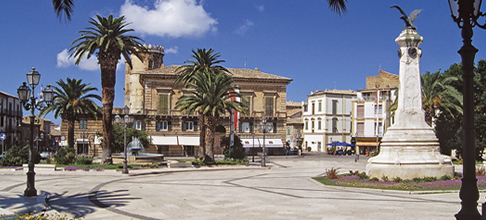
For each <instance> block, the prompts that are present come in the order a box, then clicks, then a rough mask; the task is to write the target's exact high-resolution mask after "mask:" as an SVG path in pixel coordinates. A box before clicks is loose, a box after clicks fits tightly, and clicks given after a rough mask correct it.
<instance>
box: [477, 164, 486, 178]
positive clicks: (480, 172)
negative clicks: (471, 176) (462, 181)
mask: <svg viewBox="0 0 486 220" xmlns="http://www.w3.org/2000/svg"><path fill="white" fill-rule="evenodd" d="M476 176H486V168H484V167H483V166H481V167H478V169H477V170H476Z"/></svg>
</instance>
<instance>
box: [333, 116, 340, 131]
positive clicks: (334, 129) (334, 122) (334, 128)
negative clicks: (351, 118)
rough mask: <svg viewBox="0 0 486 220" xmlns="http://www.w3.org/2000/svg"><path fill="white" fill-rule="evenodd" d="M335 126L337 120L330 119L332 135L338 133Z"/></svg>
mask: <svg viewBox="0 0 486 220" xmlns="http://www.w3.org/2000/svg"><path fill="white" fill-rule="evenodd" d="M337 124H338V119H337V118H333V119H332V133H338V132H339V131H338V127H337Z"/></svg>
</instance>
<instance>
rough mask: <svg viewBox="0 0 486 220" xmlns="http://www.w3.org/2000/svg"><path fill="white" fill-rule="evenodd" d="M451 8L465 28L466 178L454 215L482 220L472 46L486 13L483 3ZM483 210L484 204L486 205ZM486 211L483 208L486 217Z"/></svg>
mask: <svg viewBox="0 0 486 220" xmlns="http://www.w3.org/2000/svg"><path fill="white" fill-rule="evenodd" d="M449 6H450V9H451V13H452V18H453V19H454V22H456V23H457V25H458V26H459V28H461V29H462V31H461V35H462V39H463V41H462V42H463V46H462V47H461V49H460V50H459V51H458V53H459V54H460V55H461V58H462V78H463V81H464V85H463V114H464V120H463V142H462V143H463V145H462V146H463V151H462V158H463V161H464V162H463V178H462V180H461V181H462V185H461V190H460V191H459V197H460V198H461V201H462V202H461V210H460V211H459V212H458V213H457V214H456V215H455V217H456V219H481V214H479V211H478V209H477V205H478V203H477V201H478V199H479V191H478V186H477V179H476V165H475V164H476V163H475V162H476V161H475V156H474V154H475V148H476V145H475V132H474V85H473V82H474V81H473V77H474V73H473V69H474V57H475V55H476V53H477V52H478V49H476V48H475V47H474V46H473V45H472V43H471V42H472V36H473V30H472V28H473V27H474V26H478V27H480V28H482V29H486V25H484V24H483V25H481V24H479V23H478V22H477V19H478V18H479V17H481V16H485V14H483V13H481V12H480V8H481V0H449ZM483 207H485V205H484V204H483ZM485 211H486V210H485V209H484V208H483V215H484V214H485V213H484V212H485Z"/></svg>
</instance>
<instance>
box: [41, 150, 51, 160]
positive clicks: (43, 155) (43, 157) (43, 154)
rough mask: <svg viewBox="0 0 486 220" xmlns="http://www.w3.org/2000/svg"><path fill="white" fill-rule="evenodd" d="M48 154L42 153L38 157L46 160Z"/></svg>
mask: <svg viewBox="0 0 486 220" xmlns="http://www.w3.org/2000/svg"><path fill="white" fill-rule="evenodd" d="M49 155H50V153H49V152H42V153H40V156H41V158H42V159H47V158H48V157H49Z"/></svg>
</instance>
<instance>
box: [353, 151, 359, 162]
mask: <svg viewBox="0 0 486 220" xmlns="http://www.w3.org/2000/svg"><path fill="white" fill-rule="evenodd" d="M358 160H359V154H358V153H356V155H355V156H354V162H355V163H356V162H358Z"/></svg>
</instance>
